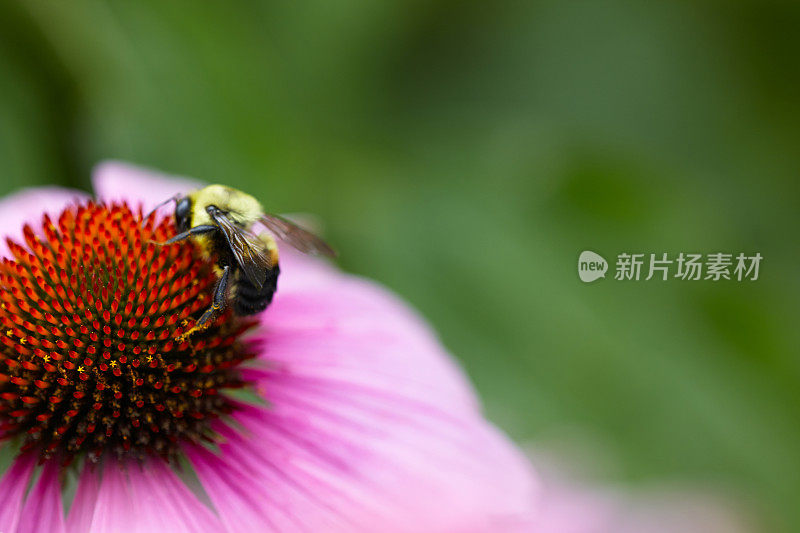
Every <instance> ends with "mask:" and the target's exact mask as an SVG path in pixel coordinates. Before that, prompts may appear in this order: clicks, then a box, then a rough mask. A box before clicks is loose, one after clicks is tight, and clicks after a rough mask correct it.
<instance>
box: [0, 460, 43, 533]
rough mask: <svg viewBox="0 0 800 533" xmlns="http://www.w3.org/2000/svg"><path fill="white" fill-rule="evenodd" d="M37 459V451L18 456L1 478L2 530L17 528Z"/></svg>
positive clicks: (0, 517) (0, 509)
mask: <svg viewBox="0 0 800 533" xmlns="http://www.w3.org/2000/svg"><path fill="white" fill-rule="evenodd" d="M36 460H37V456H36V454H35V453H26V454H23V455H21V456H19V457H17V458H16V459H15V460H14V463H13V464H12V465H11V467H10V468H9V469H8V470H7V471H6V473H5V475H3V478H2V479H0V502H2V503H0V531H16V530H17V525H18V524H19V521H20V515H21V513H22V507H23V504H24V498H25V492H26V491H27V489H28V483H29V482H30V479H31V475H32V474H33V469H34V467H35V466H36Z"/></svg>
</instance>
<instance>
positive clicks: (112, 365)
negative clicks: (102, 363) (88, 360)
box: [108, 361, 117, 368]
mask: <svg viewBox="0 0 800 533" xmlns="http://www.w3.org/2000/svg"><path fill="white" fill-rule="evenodd" d="M108 364H109V365H111V367H112V368H113V367H115V366H117V362H116V361H111V362H110V363H108Z"/></svg>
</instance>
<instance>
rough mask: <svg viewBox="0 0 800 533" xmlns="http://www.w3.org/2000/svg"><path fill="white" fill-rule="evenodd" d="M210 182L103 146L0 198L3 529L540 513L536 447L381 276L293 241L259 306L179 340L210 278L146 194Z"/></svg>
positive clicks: (500, 518)
mask: <svg viewBox="0 0 800 533" xmlns="http://www.w3.org/2000/svg"><path fill="white" fill-rule="evenodd" d="M197 186H198V185H197V184H193V183H191V182H187V181H180V180H177V181H176V180H173V179H170V178H167V177H165V176H158V175H154V174H149V173H146V172H144V171H141V170H137V169H135V168H132V167H128V166H124V165H121V164H113V163H110V164H106V165H103V166H102V167H101V168H100V169H99V171H98V172H97V174H96V176H95V190H96V192H97V195H98V199H97V200H89V199H87V198H84V197H82V196H81V195H80V193H76V192H72V191H64V190H53V189H44V190H31V191H26V192H22V193H19V194H17V195H15V196H12V197H9V198H7V199H5V200H4V201H3V202H2V205H0V223H1V224H2V225H3V231H4V232H6V234H7V235H9V236H10V238H9V239H8V241H7V244H6V248H4V249H3V250H2V251H3V253H4V256H5V258H4V259H3V261H2V264H0V323H1V324H2V332H0V333H1V334H0V435H1V436H2V437H3V439H4V444H3V446H4V447H6V448H12V449H13V451H14V453H15V459H14V460H13V462H12V463H11V465H10V467H9V468H8V470H7V471H6V472H5V474H4V476H3V478H2V480H0V531H2V532H3V533H13V532H29V531H48V532H50V531H55V532H58V531H75V532H84V531H98V532H103V531H170V532H171V531H214V532H217V531H231V532H241V531H314V532H318V531H495V530H501V531H509V530H515V529H521V530H529V527H531V524H533V522H532V521H531V520H532V517H533V513H532V508H533V504H534V501H535V498H534V493H535V482H534V478H533V476H532V474H531V471H530V467H529V464H528V462H527V461H526V460H525V458H524V457H523V456H522V454H520V453H519V452H518V451H517V450H516V449H515V448H514V447H513V446H512V445H511V444H510V443H509V441H508V440H507V439H506V438H505V437H504V436H502V435H501V434H500V433H499V432H497V431H496V430H495V429H494V428H493V427H492V426H491V425H490V424H489V423H487V422H486V421H485V420H484V419H483V417H482V416H481V414H480V411H479V409H478V403H477V401H476V399H475V397H474V395H473V393H472V391H471V388H470V386H469V384H468V382H467V381H466V380H465V379H464V377H463V375H462V373H461V372H460V370H459V369H458V368H457V367H456V366H455V365H454V364H453V362H452V361H451V360H450V358H449V357H448V355H447V354H446V353H445V352H444V350H443V349H442V347H441V346H440V344H439V343H438V341H437V340H436V339H435V337H434V336H433V335H432V334H431V332H430V331H429V329H428V328H427V326H426V325H425V324H424V323H423V322H422V321H421V320H420V319H419V318H418V317H417V316H416V315H414V313H413V312H411V311H410V310H409V309H408V308H407V307H406V306H405V305H403V304H402V303H401V302H399V301H398V300H397V299H396V298H395V297H394V296H392V295H391V294H389V293H388V292H387V291H385V290H384V289H381V288H380V287H378V286H376V285H375V284H373V283H370V282H368V281H365V280H362V279H359V278H355V277H351V276H347V275H345V274H342V273H340V272H339V271H337V270H336V269H335V268H333V267H331V266H329V265H327V264H324V263H322V262H319V261H317V260H312V259H308V258H302V257H298V256H296V255H294V254H293V253H292V252H290V251H288V250H286V249H285V247H284V249H282V250H281V251H282V254H281V261H282V275H281V279H280V282H279V290H278V293H277V295H276V298H275V301H274V302H273V304H272V306H271V307H270V308H269V309H268V310H267V311H266V312H264V313H262V314H261V315H260V316H258V317H257V318H256V319H255V320H250V321H242V320H240V319H237V318H235V317H233V316H230V315H225V316H222V317H220V318H219V319H218V320H217V321H216V322H215V324H214V325H213V326H212V327H211V328H209V329H207V330H205V331H203V332H202V333H198V334H196V335H192V336H190V337H189V338H188V339H185V340H182V341H178V340H176V339H177V338H179V337H180V335H181V333H182V332H184V331H185V330H186V329H188V328H190V327H191V325H192V324H193V321H194V320H196V319H197V318H198V316H199V314H201V313H202V311H203V310H204V309H205V308H206V307H207V306H208V304H209V300H210V297H211V294H212V291H213V287H214V283H215V281H216V278H215V276H214V273H213V271H212V268H211V264H210V263H209V262H208V261H207V260H205V259H203V258H202V257H201V255H200V253H199V251H198V250H197V248H196V247H195V245H194V244H193V243H191V242H189V241H187V242H182V243H177V244H174V245H170V246H164V247H159V246H156V245H155V244H153V242H154V241H159V242H161V241H164V240H166V239H168V238H169V237H170V236H171V235H173V234H174V232H175V227H174V224H173V222H172V220H171V219H170V218H168V217H166V218H161V217H159V218H156V217H155V216H152V217H149V218H143V216H142V213H143V212H146V211H147V210H148V209H149V208H150V207H152V206H153V205H154V204H155V203H156V202H158V201H159V200H162V199H163V198H166V197H169V196H171V195H172V194H175V193H178V192H187V191H188V190H190V189H192V188H194V187H197ZM73 479H75V480H77V488H76V489H75V491H74V497H68V496H67V493H68V492H71V491H67V490H65V487H67V486H68V485H70V483H71V480H73ZM65 500H66V501H65ZM65 507H66V509H68V511H67V512H66V514H65Z"/></svg>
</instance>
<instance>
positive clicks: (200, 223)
mask: <svg viewBox="0 0 800 533" xmlns="http://www.w3.org/2000/svg"><path fill="white" fill-rule="evenodd" d="M171 201H174V202H175V213H174V216H175V224H176V226H177V229H178V232H179V233H178V234H177V235H175V236H174V237H172V238H171V239H169V240H168V241H166V242H164V243H158V244H163V245H166V244H172V243H175V242H178V241H182V240H184V239H189V238H191V239H193V240H194V241H195V242H196V243H197V244H198V245H199V246H200V248H201V250H202V251H203V254H204V256H206V257H207V258H209V259H215V261H216V262H215V265H214V271H215V273H216V274H217V278H218V282H217V285H216V288H215V289H214V299H213V303H212V304H211V307H209V308H208V309H207V310H206V311H205V312H204V313H203V315H202V316H201V317H200V319H199V320H198V321H197V322H196V323H195V325H194V326H193V327H192V328H191V329H189V330H188V331H186V332H185V333H184V334H183V335H181V337H179V340H183V339H185V338H187V337H188V336H190V335H191V334H193V333H195V332H196V331H199V330H203V329H205V328H207V327H208V326H210V325H211V324H212V323H213V321H214V319H215V318H216V317H217V316H219V315H220V314H221V313H222V311H223V310H224V309H225V307H226V306H227V305H228V304H229V303H230V304H231V305H232V307H233V311H234V313H235V314H237V315H239V316H247V315H254V314H256V313H260V312H261V311H263V310H264V309H266V308H267V306H268V305H269V304H270V302H272V297H273V296H274V294H275V291H276V289H277V284H278V274H279V273H280V268H279V266H278V247H277V245H276V243H275V240H274V239H273V238H272V236H270V235H268V234H266V233H262V234H259V235H256V234H254V233H253V226H254V225H255V224H256V223H260V224H261V225H262V226H264V227H266V228H267V229H268V230H270V231H271V232H272V233H273V234H274V235H275V236H276V237H278V238H279V239H280V240H281V241H283V242H285V243H287V244H289V245H291V246H293V247H294V248H297V249H298V250H300V251H301V252H305V253H310V254H315V255H316V254H320V255H326V256H329V257H335V255H336V254H335V252H334V251H333V250H332V249H331V247H330V246H328V244H326V243H325V241H323V240H322V239H320V238H319V237H317V236H316V235H314V234H312V233H310V232H308V231H306V230H304V229H303V228H301V227H299V226H297V225H296V224H294V223H292V222H290V221H289V220H286V219H285V218H283V217H280V216H278V215H272V214H269V213H265V212H264V210H263V208H262V207H261V204H260V203H259V202H258V200H256V199H255V198H254V197H252V196H250V195H249V194H246V193H244V192H242V191H239V190H236V189H233V188H231V187H226V186H224V185H209V186H208V187H205V188H203V189H200V190H197V191H194V192H191V193H189V194H187V195H186V196H183V195H176V196H173V197H172V198H169V199H167V200H166V201H164V202H163V203H161V204H159V205H158V206H157V207H156V209H154V210H153V211H155V210H157V209H158V208H159V207H161V206H162V205H164V204H167V203H169V202H171ZM148 216H149V215H148Z"/></svg>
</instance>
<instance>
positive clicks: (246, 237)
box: [212, 211, 273, 289]
mask: <svg viewBox="0 0 800 533" xmlns="http://www.w3.org/2000/svg"><path fill="white" fill-rule="evenodd" d="M212 217H213V219H214V222H216V223H217V226H218V227H219V229H220V231H222V234H223V235H224V236H225V240H226V241H228V245H229V246H230V247H231V252H232V253H233V257H234V258H235V259H236V262H237V263H239V266H240V267H242V271H244V274H245V276H247V279H248V280H250V282H251V283H252V284H253V285H255V286H256V287H258V288H259V289H260V288H261V287H262V286H263V285H264V281H265V280H266V279H267V270H269V269H270V268H271V267H272V266H273V265H272V264H271V261H270V258H269V255H268V252H267V249H266V246H264V243H263V242H261V241H260V240H259V238H258V237H256V236H255V235H253V234H252V233H250V232H249V231H247V230H246V229H244V228H242V227H240V226H237V225H236V224H234V223H233V222H231V220H230V219H229V218H228V217H226V216H225V215H224V214H222V213H221V212H219V211H217V212H216V213H214V214H213V215H212Z"/></svg>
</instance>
